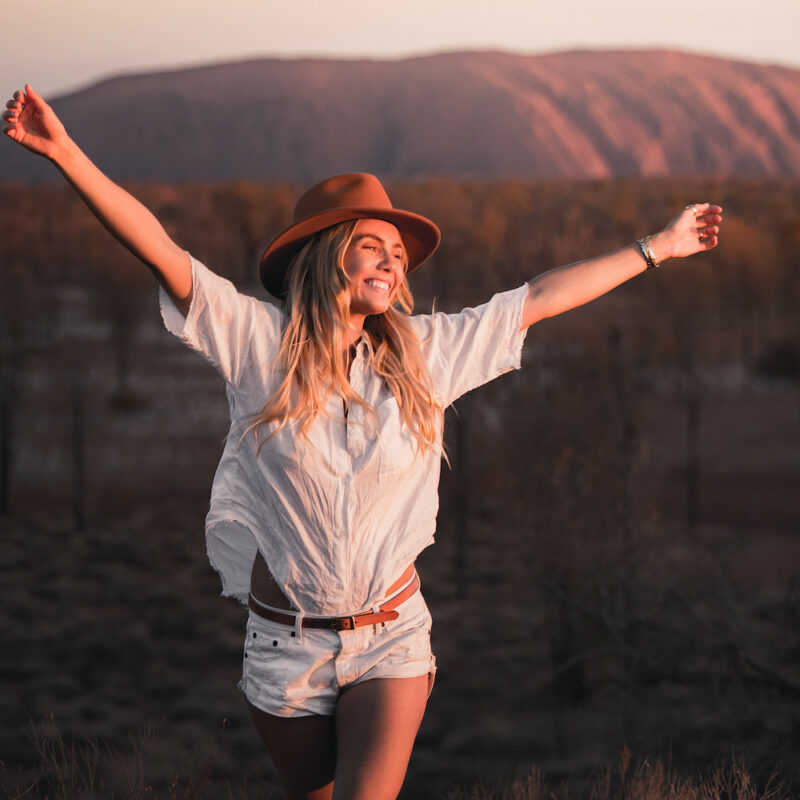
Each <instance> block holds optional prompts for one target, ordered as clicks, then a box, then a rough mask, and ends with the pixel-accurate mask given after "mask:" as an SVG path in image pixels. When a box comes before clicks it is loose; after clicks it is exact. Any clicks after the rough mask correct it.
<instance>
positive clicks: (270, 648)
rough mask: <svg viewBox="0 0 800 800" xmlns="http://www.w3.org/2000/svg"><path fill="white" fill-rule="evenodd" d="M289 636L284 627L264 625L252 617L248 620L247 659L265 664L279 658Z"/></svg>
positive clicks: (245, 645) (245, 647)
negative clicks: (264, 662)
mask: <svg viewBox="0 0 800 800" xmlns="http://www.w3.org/2000/svg"><path fill="white" fill-rule="evenodd" d="M288 636H289V634H288V632H287V630H286V629H285V627H284V626H278V625H275V626H274V627H272V626H271V625H270V623H269V622H265V623H264V624H262V622H261V620H254V619H253V617H252V616H251V617H250V618H249V619H248V620H247V633H246V637H247V638H246V640H245V643H244V657H245V659H251V658H252V659H254V660H255V661H258V662H263V661H270V660H272V659H274V658H277V657H278V656H280V655H281V654H282V653H283V651H284V648H285V647H286V642H287V639H288Z"/></svg>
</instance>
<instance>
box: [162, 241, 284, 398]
mask: <svg viewBox="0 0 800 800" xmlns="http://www.w3.org/2000/svg"><path fill="white" fill-rule="evenodd" d="M189 258H190V260H191V265H192V302H191V305H190V306H189V312H188V313H187V315H186V317H185V318H184V316H183V314H181V312H180V311H179V310H178V307H177V306H176V305H175V303H174V302H173V301H172V299H171V298H170V296H169V295H168V294H167V292H166V291H165V290H164V287H163V286H162V287H161V288H160V290H159V305H160V307H161V316H162V318H163V320H164V325H165V326H166V328H167V330H168V331H169V332H170V333H173V334H174V335H175V336H177V337H178V338H179V339H180V340H181V341H182V342H184V343H185V344H187V345H188V346H189V347H191V348H192V349H193V350H196V351H197V352H198V353H200V354H201V355H202V356H203V357H205V358H206V359H207V360H208V361H210V362H211V364H213V365H214V367H215V368H216V369H217V371H218V372H219V373H220V374H221V375H222V377H223V378H225V380H226V381H227V382H228V383H229V384H231V385H232V386H236V385H238V384H239V382H240V381H241V379H242V376H243V374H244V372H245V371H246V367H247V365H248V363H250V362H251V361H252V360H253V358H254V352H253V351H254V348H257V349H258V351H259V352H258V358H259V359H260V360H264V358H265V357H268V356H269V355H270V354H271V355H272V356H273V357H274V358H277V355H278V349H279V347H280V339H281V328H282V322H283V312H282V311H281V310H280V309H279V308H277V307H276V306H273V305H271V304H270V303H267V302H263V301H261V300H258V299H257V298H255V297H248V296H247V295H243V294H240V293H239V291H238V290H237V289H236V287H235V286H234V285H233V284H232V283H231V282H230V281H229V280H227V279H226V278H222V277H220V276H219V275H216V274H215V273H214V272H212V271H211V270H210V269H208V267H206V266H204V265H203V264H201V263H200V262H199V261H197V260H196V259H195V258H192V257H191V256H190V257H189ZM265 349H266V350H268V351H271V353H265V352H263V351H264V350H265Z"/></svg>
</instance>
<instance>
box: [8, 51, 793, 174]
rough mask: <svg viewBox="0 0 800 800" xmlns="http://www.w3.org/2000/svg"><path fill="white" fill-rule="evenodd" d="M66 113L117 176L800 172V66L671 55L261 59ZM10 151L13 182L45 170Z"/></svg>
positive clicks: (107, 96) (77, 98)
mask: <svg viewBox="0 0 800 800" xmlns="http://www.w3.org/2000/svg"><path fill="white" fill-rule="evenodd" d="M54 105H55V106H56V108H57V109H58V111H59V112H60V113H61V114H62V115H63V117H64V118H65V121H66V122H67V124H68V126H69V128H70V130H71V131H72V133H73V135H74V137H75V138H76V139H77V140H78V141H79V142H80V143H81V144H82V145H83V146H84V147H85V148H86V149H87V151H88V152H89V153H90V155H92V156H94V157H95V158H96V159H97V160H98V162H99V163H100V164H101V166H104V167H105V168H106V169H107V170H109V171H110V172H111V173H112V174H113V175H114V176H116V177H125V178H130V179H139V180H162V181H163V180H214V179H223V180H227V179H241V178H251V179H267V178H280V179H289V180H298V181H308V180H315V179H318V178H320V177H321V176H324V175H328V174H334V173H337V172H347V171H353V170H367V171H372V172H376V173H379V174H382V175H392V176H402V177H409V176H415V175H429V174H446V175H451V176H456V177H488V178H504V177H520V178H540V177H573V178H575V177H587V178H598V177H613V176H635V175H644V176H655V175H684V174H692V175H695V174H713V175H741V176H795V177H796V176H798V175H800V70H793V69H787V68H783V67H775V66H763V65H756V64H751V63H744V62H736V61H729V60H724V59H719V58H711V57H705V56H697V55H689V54H686V53H678V52H670V51H617V52H595V51H580V52H570V53H559V54H552V55H543V56H521V55H513V54H501V53H453V54H446V55H438V56H430V57H424V58H412V59H405V60H399V61H363V60H361V61H333V60H322V59H317V60H309V59H302V60H274V59H270V60H261V61H250V62H243V63H236V64H222V65H217V66H210V67H202V68H196V69H188V70H180V71H175V72H169V73H159V74H155V73H152V74H145V75H137V76H130V77H120V78H114V79H111V80H108V81H105V82H103V83H100V84H98V85H96V86H94V87H91V88H89V89H86V90H84V91H81V92H77V93H75V94H72V95H69V96H66V97H63V98H61V99H59V100H57V101H56V102H55V103H54ZM12 150H13V151H15V150H16V148H11V147H3V148H0V169H1V170H2V174H3V175H5V176H6V177H28V176H31V175H33V174H35V172H36V170H37V169H38V170H39V173H38V174H40V175H43V174H49V173H47V172H46V170H45V169H44V167H45V166H46V165H41V164H36V163H34V162H35V160H32V159H30V158H22V157H20V155H19V154H18V153H16V152H13V153H12V152H11V151H12Z"/></svg>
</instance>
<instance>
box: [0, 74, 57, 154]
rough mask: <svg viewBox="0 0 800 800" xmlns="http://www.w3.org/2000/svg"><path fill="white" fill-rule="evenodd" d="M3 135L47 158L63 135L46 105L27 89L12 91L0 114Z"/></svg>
mask: <svg viewBox="0 0 800 800" xmlns="http://www.w3.org/2000/svg"><path fill="white" fill-rule="evenodd" d="M3 119H4V120H5V122H6V124H5V126H4V128H3V133H4V134H5V135H6V136H8V137H9V138H11V139H13V140H14V141H15V142H17V143H18V144H21V145H22V146H23V147H26V148H27V149H28V150H31V151H32V152H34V153H39V154H40V155H43V156H49V155H50V154H51V153H52V152H53V149H54V147H55V145H56V144H57V143H58V142H59V141H61V140H63V139H66V137H67V132H66V131H65V130H64V126H63V125H62V124H61V120H59V118H58V117H57V116H56V114H55V112H54V111H53V109H52V108H50V106H49V105H48V104H47V103H45V101H44V100H43V99H42V97H41V95H40V94H38V93H37V92H35V91H34V90H33V89H32V88H31V87H30V86H26V87H25V91H24V92H21V91H17V92H14V97H13V98H12V99H11V100H9V101H8V102H7V103H6V110H5V111H4V112H3Z"/></svg>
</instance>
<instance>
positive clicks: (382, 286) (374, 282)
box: [365, 278, 390, 292]
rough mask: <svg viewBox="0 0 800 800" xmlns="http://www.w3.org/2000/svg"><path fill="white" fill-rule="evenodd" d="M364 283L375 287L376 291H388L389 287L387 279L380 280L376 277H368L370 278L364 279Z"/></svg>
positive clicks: (372, 287)
mask: <svg viewBox="0 0 800 800" xmlns="http://www.w3.org/2000/svg"><path fill="white" fill-rule="evenodd" d="M365 283H366V284H367V286H369V287H370V288H371V289H377V290H378V291H381V292H388V291H389V288H390V287H389V284H388V282H387V281H381V280H378V279H377V278H370V280H368V281H365Z"/></svg>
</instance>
